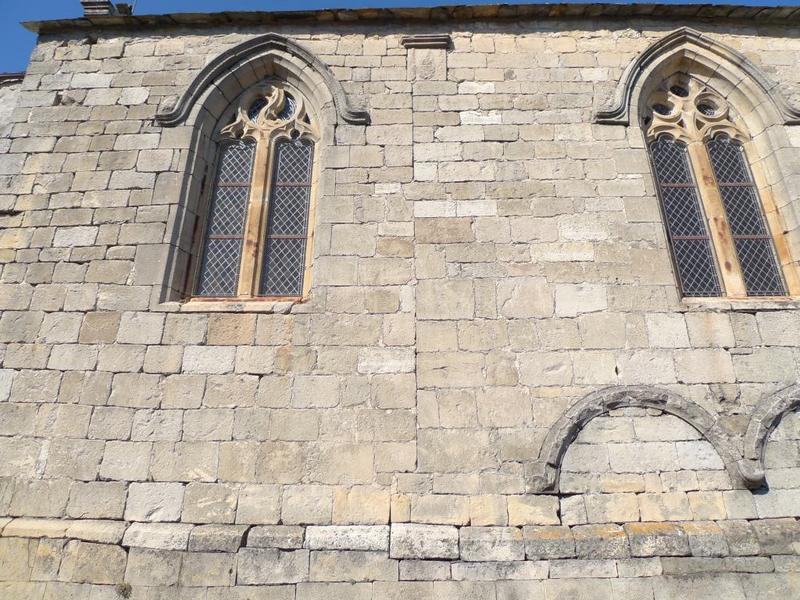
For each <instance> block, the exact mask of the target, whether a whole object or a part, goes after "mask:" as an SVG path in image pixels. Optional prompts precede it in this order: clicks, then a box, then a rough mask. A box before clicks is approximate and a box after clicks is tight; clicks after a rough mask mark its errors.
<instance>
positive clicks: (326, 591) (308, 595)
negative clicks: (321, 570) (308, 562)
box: [269, 582, 379, 600]
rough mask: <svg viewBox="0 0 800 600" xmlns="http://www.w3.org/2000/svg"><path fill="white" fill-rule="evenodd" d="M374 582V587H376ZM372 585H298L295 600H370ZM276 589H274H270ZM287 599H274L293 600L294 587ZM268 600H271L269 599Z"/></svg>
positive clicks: (281, 599) (371, 597) (376, 583)
mask: <svg viewBox="0 0 800 600" xmlns="http://www.w3.org/2000/svg"><path fill="white" fill-rule="evenodd" d="M378 583H379V582H375V584H374V585H378ZM374 585H373V584H371V583H300V584H298V585H297V596H296V600H330V599H331V598H347V599H348V600H372V599H373V593H372V590H373V587H374ZM271 589H276V588H271ZM291 590H292V595H291V596H290V597H288V598H280V599H278V598H277V597H276V600H295V596H294V587H292V588H291ZM269 600H272V598H271V597H270V599H269Z"/></svg>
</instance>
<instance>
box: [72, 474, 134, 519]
mask: <svg viewBox="0 0 800 600" xmlns="http://www.w3.org/2000/svg"><path fill="white" fill-rule="evenodd" d="M126 493H127V490H126V486H125V484H124V483H121V482H111V481H109V482H104V481H91V482H86V483H80V482H76V483H74V484H73V485H72V489H71V490H70V495H69V503H68V504H67V516H69V517H72V518H75V519H87V518H90V519H121V518H122V514H123V512H124V510H125V497H126Z"/></svg>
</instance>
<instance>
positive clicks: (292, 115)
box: [195, 83, 318, 299]
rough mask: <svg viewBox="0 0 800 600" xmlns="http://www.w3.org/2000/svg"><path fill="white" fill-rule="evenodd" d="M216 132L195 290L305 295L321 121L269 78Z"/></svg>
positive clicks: (242, 100) (228, 294) (245, 97)
mask: <svg viewBox="0 0 800 600" xmlns="http://www.w3.org/2000/svg"><path fill="white" fill-rule="evenodd" d="M230 112H231V113H232V114H230V117H229V118H228V119H226V120H225V121H224V122H226V123H227V125H225V126H224V127H222V128H221V129H220V130H219V131H218V132H217V138H216V141H217V146H218V158H217V165H216V170H215V177H214V181H213V186H212V187H211V192H210V198H209V209H208V216H207V221H206V226H205V233H204V235H203V244H202V249H201V257H200V261H199V267H198V276H197V278H196V285H195V295H196V296H198V297H204V298H223V297H224V298H230V297H237V298H243V299H246V298H263V297H281V298H286V297H290V298H299V297H302V296H304V295H305V294H306V292H307V290H308V286H309V277H308V272H309V269H310V244H311V240H312V238H313V230H312V227H311V223H312V220H311V215H312V212H313V208H314V207H313V193H312V191H313V190H312V188H313V182H314V147H315V143H316V142H317V140H318V135H317V131H316V129H315V127H314V126H313V125H312V123H311V120H310V118H309V117H308V115H307V113H306V108H305V106H304V103H303V99H302V97H301V96H300V95H299V94H297V93H296V92H293V91H292V90H290V89H287V88H286V87H285V86H283V85H278V84H276V83H268V84H264V85H261V86H258V87H257V88H255V89H253V90H250V91H249V92H248V93H246V94H244V95H242V96H241V97H240V99H239V101H238V102H237V104H236V105H235V106H234V107H232V110H231V111H230Z"/></svg>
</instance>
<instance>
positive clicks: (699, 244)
mask: <svg viewBox="0 0 800 600" xmlns="http://www.w3.org/2000/svg"><path fill="white" fill-rule="evenodd" d="M650 153H651V157H652V160H653V167H654V169H655V172H656V183H657V184H658V191H659V197H660V199H661V206H662V209H663V212H664V218H665V220H666V223H667V234H668V237H669V242H670V246H671V247H672V255H673V257H674V259H675V268H676V270H677V272H678V280H679V281H680V286H681V290H682V291H683V294H684V295H685V296H719V295H720V294H721V293H722V289H721V287H720V284H719V276H718V275H717V268H716V261H715V260H714V254H713V252H712V250H711V240H710V239H709V237H708V230H707V228H706V223H705V217H704V215H703V209H702V207H701V206H700V198H699V195H698V193H697V187H696V185H695V183H694V178H693V177H692V172H691V166H690V164H689V159H688V156H687V151H686V146H685V145H683V144H681V143H679V142H676V141H675V140H673V139H672V138H668V137H662V138H659V139H658V140H656V141H655V142H653V143H652V144H650Z"/></svg>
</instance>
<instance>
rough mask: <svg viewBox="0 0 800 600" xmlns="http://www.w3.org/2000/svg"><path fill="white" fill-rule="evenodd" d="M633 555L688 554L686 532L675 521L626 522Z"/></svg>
mask: <svg viewBox="0 0 800 600" xmlns="http://www.w3.org/2000/svg"><path fill="white" fill-rule="evenodd" d="M624 528H625V533H626V534H627V535H628V541H629V542H630V547H631V556H688V555H689V553H690V551H689V541H688V536H687V535H686V533H685V532H684V531H683V530H682V529H681V528H680V527H678V526H677V525H675V524H673V523H626V524H625V525H624Z"/></svg>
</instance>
